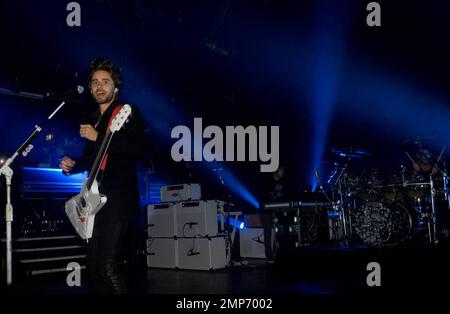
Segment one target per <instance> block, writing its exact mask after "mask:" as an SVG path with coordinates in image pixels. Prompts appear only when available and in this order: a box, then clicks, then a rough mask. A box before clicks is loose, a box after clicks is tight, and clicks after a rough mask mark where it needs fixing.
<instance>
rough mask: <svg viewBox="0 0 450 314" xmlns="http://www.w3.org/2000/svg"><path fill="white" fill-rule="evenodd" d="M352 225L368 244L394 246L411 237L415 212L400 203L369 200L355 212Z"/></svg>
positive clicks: (359, 236) (358, 235) (355, 231)
mask: <svg viewBox="0 0 450 314" xmlns="http://www.w3.org/2000/svg"><path fill="white" fill-rule="evenodd" d="M352 227H353V230H354V233H355V234H356V236H357V237H358V238H359V240H360V241H362V242H363V243H364V244H366V245H368V246H371V247H386V246H394V245H398V244H400V243H402V242H404V241H405V240H407V239H409V238H410V236H411V233H412V229H413V214H412V213H411V212H410V211H408V209H407V208H406V207H405V206H403V205H402V204H400V203H390V202H384V201H383V202H381V201H369V202H366V203H363V204H362V205H361V206H360V207H359V208H357V209H356V210H355V211H354V212H353V215H352Z"/></svg>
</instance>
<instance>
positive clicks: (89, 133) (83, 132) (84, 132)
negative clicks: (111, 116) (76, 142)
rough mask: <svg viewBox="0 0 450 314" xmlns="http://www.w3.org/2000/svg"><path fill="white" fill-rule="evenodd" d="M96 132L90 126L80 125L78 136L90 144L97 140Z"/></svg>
mask: <svg viewBox="0 0 450 314" xmlns="http://www.w3.org/2000/svg"><path fill="white" fill-rule="evenodd" d="M97 135H98V132H97V130H96V129H95V128H94V127H93V126H92V125H90V124H80V136H81V137H84V138H86V139H88V140H90V141H92V142H95V141H96V140H97Z"/></svg>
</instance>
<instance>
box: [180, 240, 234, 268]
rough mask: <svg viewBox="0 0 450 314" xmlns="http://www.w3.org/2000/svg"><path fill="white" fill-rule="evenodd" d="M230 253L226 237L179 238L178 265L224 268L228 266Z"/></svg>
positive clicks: (181, 266) (183, 266)
mask: <svg viewBox="0 0 450 314" xmlns="http://www.w3.org/2000/svg"><path fill="white" fill-rule="evenodd" d="M228 254H229V253H228ZM228 254H227V248H226V241H225V238H224V237H212V238H192V239H189V238H186V239H179V240H178V259H179V260H178V262H179V263H178V266H179V268H180V269H192V270H215V269H222V268H225V267H226V266H227V256H228Z"/></svg>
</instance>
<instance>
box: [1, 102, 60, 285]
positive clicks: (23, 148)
mask: <svg viewBox="0 0 450 314" xmlns="http://www.w3.org/2000/svg"><path fill="white" fill-rule="evenodd" d="M65 103H66V102H65V101H63V102H62V103H61V104H60V105H59V106H58V107H57V108H56V109H55V110H54V111H53V112H52V113H51V114H50V115H49V116H48V118H47V121H45V122H44V123H43V124H42V125H45V123H47V122H48V121H49V120H51V119H52V118H53V116H54V115H55V114H56V113H57V112H58V111H59V110H60V109H61V108H62V107H63V106H64V105H65ZM41 131H42V126H39V125H35V130H34V131H33V132H32V133H31V135H30V136H29V137H28V138H27V139H26V140H25V142H23V144H22V145H20V147H19V148H18V149H17V150H16V152H15V153H14V154H13V155H12V156H11V157H9V158H8V159H7V160H6V161H5V163H4V164H3V165H2V166H1V168H0V176H5V179H6V215H5V221H6V284H7V285H8V286H10V285H11V284H12V245H11V244H12V239H11V230H12V222H13V216H14V215H13V206H12V204H11V182H12V176H13V174H14V172H13V170H12V169H11V167H10V166H11V164H12V163H13V161H14V159H16V157H17V156H19V155H20V154H21V155H22V156H24V157H26V156H27V155H28V153H30V151H31V150H32V149H33V145H32V142H33V140H34V139H35V138H36V137H37V136H38V135H39V134H40V133H41Z"/></svg>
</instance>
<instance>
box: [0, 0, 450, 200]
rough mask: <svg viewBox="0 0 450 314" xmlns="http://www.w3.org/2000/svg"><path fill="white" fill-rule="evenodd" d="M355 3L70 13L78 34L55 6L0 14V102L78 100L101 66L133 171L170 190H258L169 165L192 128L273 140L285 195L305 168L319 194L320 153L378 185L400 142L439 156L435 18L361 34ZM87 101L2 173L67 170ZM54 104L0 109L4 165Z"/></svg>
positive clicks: (171, 5)
mask: <svg viewBox="0 0 450 314" xmlns="http://www.w3.org/2000/svg"><path fill="white" fill-rule="evenodd" d="M369 2H370V1H368V0H367V1H362V0H358V1H357V0H355V1H350V0H342V1H324V0H317V1H312V0H308V1H306V0H305V1H274V0H264V1H231V0H221V1H207V0H197V1H181V0H179V1H171V0H165V1H143V0H130V1H110V0H97V1H94V0H91V1H81V0H80V1H78V3H79V4H80V5H81V21H82V25H81V27H68V26H67V25H66V17H67V15H68V14H69V12H68V11H66V6H67V4H68V3H69V1H39V2H30V1H23V0H16V1H9V0H5V1H2V2H1V4H0V38H1V43H2V45H1V49H0V88H5V89H8V90H14V91H27V92H33V93H37V94H46V93H51V94H52V95H62V94H63V93H64V91H65V90H66V89H67V88H69V87H73V86H76V85H78V84H81V85H83V86H84V87H85V88H86V87H87V84H86V83H87V82H86V80H87V71H88V66H89V63H90V61H91V60H92V59H94V58H97V57H100V56H104V57H108V58H110V59H111V60H112V61H113V62H114V63H116V64H117V65H119V66H120V67H121V68H122V70H123V74H124V86H123V89H122V91H121V94H122V100H123V102H126V103H132V104H135V105H137V106H138V107H139V108H140V109H141V111H142V113H143V116H144V119H145V121H146V129H147V137H148V141H147V145H148V146H147V154H146V158H145V160H144V161H143V164H142V168H143V169H146V168H149V167H152V168H153V169H154V170H155V171H161V172H168V173H169V174H170V177H171V178H172V180H173V181H174V182H175V181H177V182H184V181H186V180H187V179H186V176H187V175H189V173H191V174H192V175H193V176H194V179H193V180H200V181H201V182H202V184H203V191H204V193H205V195H207V196H211V197H222V196H223V195H224V194H228V193H231V194H232V195H233V196H235V197H236V198H238V199H242V200H245V201H246V202H245V204H248V206H251V205H253V206H255V204H256V203H255V200H257V199H259V198H260V195H261V193H262V190H263V183H262V182H263V180H262V179H263V178H264V177H267V176H268V175H267V174H262V173H260V171H259V162H228V163H221V164H219V165H208V164H206V163H189V164H188V165H186V164H185V163H179V164H176V163H174V162H173V161H172V160H171V157H170V147H171V145H172V144H173V143H174V141H175V140H173V139H171V138H170V131H171V129H172V128H173V127H174V126H176V125H179V124H185V125H187V126H189V127H192V126H193V118H194V117H202V118H203V124H204V126H207V125H213V124H214V125H219V126H221V127H225V126H226V125H233V126H235V125H243V126H248V125H255V126H258V125H267V126H270V125H278V126H280V156H281V163H282V164H283V165H285V166H286V168H287V174H288V175H289V178H290V181H291V183H292V187H293V188H292V189H293V190H294V191H300V190H301V189H302V188H303V187H305V186H307V185H313V184H314V181H313V168H314V167H318V168H319V173H320V176H321V178H322V179H323V180H325V179H326V177H327V175H328V174H329V171H330V162H334V161H339V162H341V160H339V158H338V157H336V156H335V155H333V154H331V152H330V150H331V149H332V148H341V147H348V146H354V147H359V148H362V149H365V150H367V151H368V152H370V153H371V156H370V157H368V158H365V159H364V160H358V161H356V162H355V163H354V167H355V168H356V169H374V168H376V169H382V170H383V171H385V172H386V173H390V174H393V173H395V172H396V171H398V170H399V167H400V165H401V164H405V165H407V159H406V158H405V155H404V153H403V152H402V143H404V142H405V141H407V140H410V139H412V138H414V137H417V136H419V137H423V138H424V140H423V141H424V142H426V145H427V146H428V147H429V148H430V149H431V150H432V151H433V152H434V153H435V154H439V152H440V150H441V149H442V147H443V145H448V144H450V143H449V142H450V141H449V139H448V128H449V127H448V126H449V122H450V107H449V103H448V102H449V96H450V94H449V89H448V74H449V71H450V61H449V58H448V56H449V55H450V47H449V40H448V39H449V36H448V35H449V32H450V21H449V19H448V16H447V14H448V11H449V9H450V5H449V4H448V1H444V0H437V1H432V2H431V1H426V0H415V1H378V3H380V5H381V15H382V17H381V19H382V26H381V27H368V26H367V24H366V17H367V14H368V12H367V11H366V5H367V4H368V3H369ZM88 94H89V93H88V92H87V91H86V92H85V93H84V94H83V95H82V97H81V98H80V99H79V100H80V101H83V104H82V105H81V104H78V103H74V104H71V105H69V106H67V107H65V108H64V110H63V112H61V113H60V114H58V116H57V118H55V119H54V121H52V122H51V123H50V124H49V125H48V126H47V128H46V132H45V134H47V133H52V134H53V135H54V137H55V139H54V141H53V142H45V141H44V137H43V136H42V137H40V139H39V140H38V141H37V142H36V144H35V147H36V148H35V150H34V151H33V152H32V154H31V155H30V157H29V158H28V159H24V158H19V159H18V160H17V162H16V166H18V165H33V166H36V165H38V164H40V163H44V162H48V163H49V164H50V165H51V166H53V167H55V166H56V165H57V158H56V157H57V156H61V155H63V154H66V153H67V154H70V155H77V154H79V153H80V149H81V147H82V145H81V143H82V141H80V139H79V138H78V137H77V134H78V127H79V123H80V122H81V121H82V120H83V119H84V117H85V116H86V115H87V114H89V112H91V111H92V110H93V109H95V105H93V104H92V103H91V102H90V100H89V97H88ZM57 104H58V102H57V100H54V99H45V100H43V101H40V100H33V99H26V98H19V97H14V96H10V95H1V94H0V108H1V114H0V125H1V130H0V154H1V155H3V156H6V155H10V154H11V153H12V152H13V151H14V150H15V149H16V148H17V146H18V145H19V143H21V142H22V141H23V140H24V139H25V138H26V136H27V135H28V134H29V133H30V132H31V131H32V130H33V125H34V124H35V123H38V122H40V121H41V120H42V119H44V118H45V117H46V116H47V115H48V114H49V113H50V112H51V111H52V110H53V108H55V106H56V105H57ZM52 156H53V157H52ZM55 156H56V157H55ZM446 156H447V154H445V158H446ZM217 168H221V169H223V171H222V172H221V173H223V179H224V183H225V184H224V186H221V185H220V184H219V183H218V182H219V180H218V178H217V176H216V173H217V171H213V169H217ZM249 204H251V205H249Z"/></svg>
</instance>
